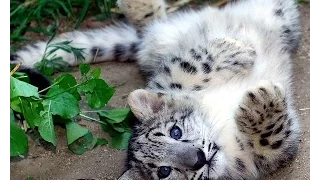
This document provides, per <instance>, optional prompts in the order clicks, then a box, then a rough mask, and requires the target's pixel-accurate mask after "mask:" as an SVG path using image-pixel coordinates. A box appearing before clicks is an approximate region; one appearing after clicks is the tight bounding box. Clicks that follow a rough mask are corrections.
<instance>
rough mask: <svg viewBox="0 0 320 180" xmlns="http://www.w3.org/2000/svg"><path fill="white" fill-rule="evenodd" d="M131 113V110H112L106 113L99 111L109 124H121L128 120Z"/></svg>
mask: <svg viewBox="0 0 320 180" xmlns="http://www.w3.org/2000/svg"><path fill="white" fill-rule="evenodd" d="M129 112H130V109H129V108H120V109H111V110H105V111H99V112H98V114H99V115H100V119H101V116H102V117H106V118H107V121H109V123H120V122H122V121H124V120H125V119H126V117H127V116H128V114H129Z"/></svg>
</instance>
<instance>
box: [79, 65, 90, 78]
mask: <svg viewBox="0 0 320 180" xmlns="http://www.w3.org/2000/svg"><path fill="white" fill-rule="evenodd" d="M79 68H80V72H81V75H82V76H85V75H87V73H88V72H89V70H90V68H91V67H90V65H89V64H83V63H81V64H79Z"/></svg>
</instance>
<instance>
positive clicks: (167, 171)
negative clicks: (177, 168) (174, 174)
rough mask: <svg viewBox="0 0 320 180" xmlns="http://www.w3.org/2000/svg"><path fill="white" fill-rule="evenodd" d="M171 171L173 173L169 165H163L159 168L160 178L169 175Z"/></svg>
mask: <svg viewBox="0 0 320 180" xmlns="http://www.w3.org/2000/svg"><path fill="white" fill-rule="evenodd" d="M170 173H171V167H169V166H161V167H159V169H158V177H159V178H160V179H162V178H166V177H168V176H169V175H170Z"/></svg>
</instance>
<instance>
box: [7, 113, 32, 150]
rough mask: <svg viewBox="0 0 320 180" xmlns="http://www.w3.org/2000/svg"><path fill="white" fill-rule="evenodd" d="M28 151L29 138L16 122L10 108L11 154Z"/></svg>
mask: <svg viewBox="0 0 320 180" xmlns="http://www.w3.org/2000/svg"><path fill="white" fill-rule="evenodd" d="M26 153H28V138H27V136H26V134H25V133H24V131H23V130H22V129H21V128H20V127H19V126H18V125H17V124H16V123H15V119H14V115H13V111H12V109H10V156H18V155H22V154H26Z"/></svg>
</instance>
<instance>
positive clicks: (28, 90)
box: [10, 76, 39, 99]
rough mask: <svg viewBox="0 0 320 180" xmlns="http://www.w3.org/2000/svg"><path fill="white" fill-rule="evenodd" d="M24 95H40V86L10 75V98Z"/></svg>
mask: <svg viewBox="0 0 320 180" xmlns="http://www.w3.org/2000/svg"><path fill="white" fill-rule="evenodd" d="M18 96H23V97H31V96H34V97H39V93H38V88H37V87H35V86H32V85H31V84H28V83H25V82H23V81H20V80H18V79H16V78H14V77H12V76H10V99H12V98H15V97H18Z"/></svg>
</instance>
